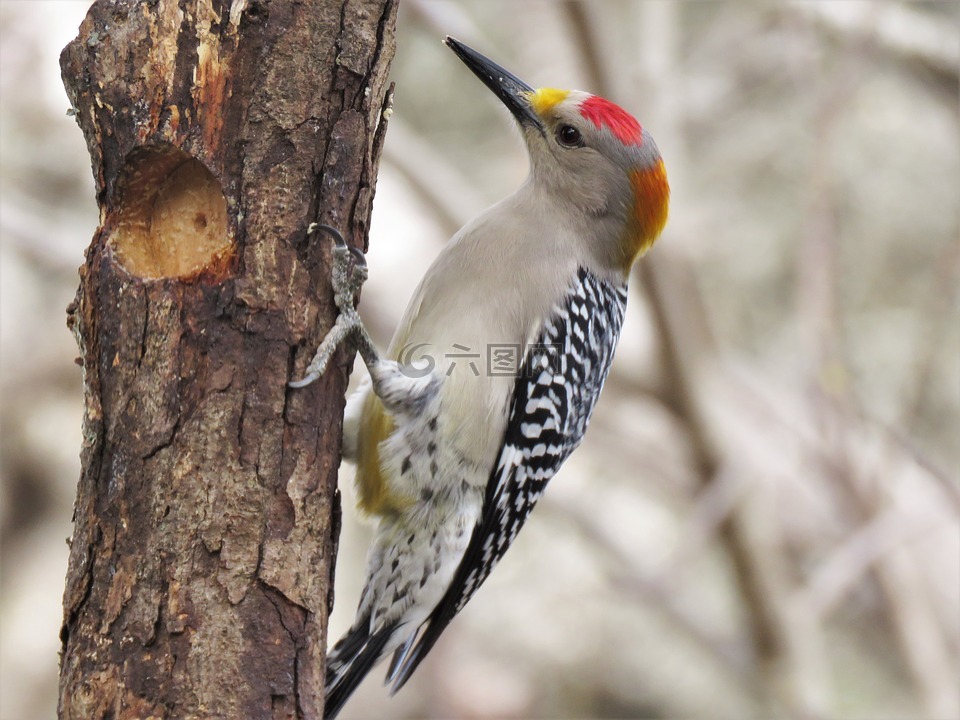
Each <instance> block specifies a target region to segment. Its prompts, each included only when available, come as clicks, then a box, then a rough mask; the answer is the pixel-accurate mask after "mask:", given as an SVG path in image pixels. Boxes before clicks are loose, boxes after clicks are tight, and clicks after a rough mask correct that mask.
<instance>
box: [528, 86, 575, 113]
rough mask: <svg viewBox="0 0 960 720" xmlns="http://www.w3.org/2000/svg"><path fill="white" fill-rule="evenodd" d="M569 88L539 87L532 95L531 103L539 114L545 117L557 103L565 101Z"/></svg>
mask: <svg viewBox="0 0 960 720" xmlns="http://www.w3.org/2000/svg"><path fill="white" fill-rule="evenodd" d="M569 94H570V91H569V90H557V88H539V89H538V90H534V91H533V93H531V95H530V105H531V107H533V109H534V111H535V112H536V113H537V115H539V116H541V117H543V116H544V115H546V114H547V113H548V112H550V111H551V110H552V109H553V108H554V107H556V105H557V103H560V102H563V100H564V99H566V97H567V95H569Z"/></svg>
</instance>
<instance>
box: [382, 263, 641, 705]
mask: <svg viewBox="0 0 960 720" xmlns="http://www.w3.org/2000/svg"><path fill="white" fill-rule="evenodd" d="M626 302H627V294H626V287H625V286H623V285H613V284H611V283H609V282H606V281H603V280H600V279H599V278H597V277H595V276H594V275H592V274H591V273H589V272H588V271H586V270H584V269H582V268H581V269H580V270H579V272H578V274H577V278H576V280H575V282H574V283H573V284H572V285H571V286H570V288H569V289H568V291H567V293H566V295H565V297H564V298H563V300H562V301H561V303H560V304H558V306H557V307H556V308H555V309H554V312H553V313H552V315H551V316H550V318H549V319H548V320H547V321H546V323H545V324H544V326H543V330H542V331H541V334H540V337H539V339H538V341H537V343H536V344H535V345H533V346H531V347H530V349H529V350H528V352H527V354H526V357H525V358H524V362H523V366H522V368H521V372H520V374H519V377H518V379H517V383H516V386H515V388H514V392H513V397H512V400H511V404H510V415H509V420H508V422H507V429H506V432H505V435H504V439H503V444H502V447H501V451H500V454H499V459H498V461H497V464H496V466H495V467H494V470H493V472H492V474H491V477H490V479H489V481H488V483H487V489H486V495H485V497H484V500H483V510H482V513H481V516H480V521H479V523H478V524H477V525H476V526H475V527H474V529H473V533H472V535H471V537H470V542H469V545H468V546H467V549H466V551H465V553H464V555H463V559H462V560H461V562H460V564H459V567H458V568H457V572H456V573H455V575H454V576H453V579H452V582H451V583H450V585H449V587H448V589H447V591H446V592H445V594H444V595H443V598H442V599H441V600H440V602H439V604H438V605H437V606H436V608H435V609H434V610H433V612H432V613H431V615H430V617H429V618H428V620H427V622H426V623H425V624H424V626H423V627H422V628H421V632H420V633H419V637H418V634H417V633H414V634H412V635H411V637H410V641H409V642H408V643H407V644H406V645H405V646H404V647H401V648H400V649H399V650H398V651H397V653H396V655H395V657H394V661H393V664H392V665H391V670H390V674H389V677H390V678H391V679H392V680H393V683H394V684H393V690H394V691H396V690H398V689H399V688H400V687H401V686H402V685H403V684H404V683H405V682H406V680H407V678H409V677H410V675H411V673H413V671H414V670H415V669H416V667H417V666H418V665H419V664H420V661H421V660H422V659H423V658H424V656H425V655H426V654H427V652H428V651H429V650H430V648H431V647H433V644H434V643H435V642H436V640H437V638H438V637H439V636H440V634H441V633H442V632H443V630H444V628H445V627H446V626H447V624H448V623H449V622H450V621H451V620H452V619H453V617H454V616H455V615H456V614H457V613H458V612H459V611H460V610H461V609H463V607H464V606H465V605H466V604H467V602H468V601H469V600H470V598H471V597H472V596H473V594H474V593H475V592H476V590H477V588H479V587H480V585H481V584H482V583H483V581H484V580H486V579H487V577H488V576H489V575H490V572H491V571H492V570H493V568H494V566H495V565H496V564H497V562H498V561H499V560H500V558H502V557H503V555H504V553H505V552H506V551H507V549H508V548H509V547H510V544H511V543H512V542H513V541H514V539H515V538H516V536H517V533H518V532H519V531H520V528H521V527H522V526H523V524H524V522H525V521H526V519H527V517H528V516H529V514H530V511H531V510H532V509H533V507H534V505H535V504H536V503H537V500H539V499H540V496H541V494H542V493H543V490H544V488H545V487H546V485H547V483H548V482H549V480H550V478H552V477H553V476H554V474H556V472H557V470H558V469H559V468H560V466H561V465H562V464H563V462H564V461H565V460H566V459H567V457H568V456H569V455H570V453H572V452H573V451H574V450H575V449H576V447H577V446H578V445H579V444H580V441H581V440H582V439H583V434H584V432H585V431H586V429H587V424H588V423H589V421H590V415H591V414H592V412H593V408H594V405H595V403H596V401H597V398H598V397H599V395H600V390H601V388H602V386H603V383H604V380H605V379H606V377H607V373H608V371H609V370H610V363H611V361H612V360H613V354H614V351H615V349H616V345H617V339H618V338H619V336H620V328H621V326H622V324H623V315H624V311H625V309H626ZM414 640H416V645H414V644H413V643H414Z"/></svg>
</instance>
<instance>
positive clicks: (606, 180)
mask: <svg viewBox="0 0 960 720" xmlns="http://www.w3.org/2000/svg"><path fill="white" fill-rule="evenodd" d="M591 97H592V96H591V95H589V94H588V93H584V92H579V91H572V92H570V93H569V94H568V95H567V96H566V97H565V98H564V99H563V100H561V101H560V102H556V103H542V102H541V103H538V102H537V100H536V96H534V101H533V103H532V106H533V109H534V112H536V114H537V117H538V118H539V120H540V127H537V126H531V125H524V126H522V127H523V130H524V132H523V134H524V137H525V139H526V142H527V147H528V149H529V151H530V157H531V163H532V174H533V178H534V181H535V182H537V183H540V184H542V185H543V186H545V187H546V188H548V189H549V191H550V192H551V193H552V194H553V195H555V196H557V197H559V198H561V199H562V200H563V201H564V202H569V203H572V204H574V205H576V206H577V207H579V208H581V209H583V210H585V211H587V212H589V213H590V214H591V215H594V216H606V215H620V214H623V215H625V214H626V213H627V212H628V211H629V209H630V208H631V207H632V203H633V201H634V198H633V189H632V187H631V184H630V173H631V172H634V171H636V170H640V169H643V168H645V167H651V166H652V165H653V164H655V163H656V162H657V160H659V158H660V154H659V152H658V151H657V147H656V145H655V144H654V142H653V139H652V138H651V137H650V135H649V133H647V132H646V131H645V130H640V129H639V126H637V130H638V131H639V133H640V134H639V138H640V142H631V143H624V142H623V141H622V140H621V139H620V138H618V137H617V136H616V135H615V134H614V132H613V131H611V129H610V128H609V127H608V126H607V125H606V124H604V123H602V122H601V124H600V126H599V127H598V126H597V124H596V123H595V122H594V121H593V120H591V119H588V118H586V117H584V116H583V114H582V113H581V103H583V102H584V101H585V100H587V99H588V98H591ZM630 120H631V121H632V118H631V119H630ZM632 122H634V123H635V122H636V121H632Z"/></svg>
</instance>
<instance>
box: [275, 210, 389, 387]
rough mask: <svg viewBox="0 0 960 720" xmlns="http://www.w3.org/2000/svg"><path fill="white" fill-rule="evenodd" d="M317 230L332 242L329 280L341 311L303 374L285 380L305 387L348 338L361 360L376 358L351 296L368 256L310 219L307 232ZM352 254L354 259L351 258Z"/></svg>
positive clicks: (362, 278) (363, 278)
mask: <svg viewBox="0 0 960 720" xmlns="http://www.w3.org/2000/svg"><path fill="white" fill-rule="evenodd" d="M317 230H323V231H324V232H325V233H327V234H328V235H330V236H331V237H332V238H333V240H334V243H335V244H334V247H333V269H332V271H331V273H330V280H331V283H332V285H333V301H334V303H335V304H336V306H337V309H338V310H339V311H340V314H339V315H338V316H337V320H336V322H335V323H334V325H333V327H332V328H330V332H328V333H327V334H326V336H325V337H324V338H323V342H321V343H320V347H319V348H317V352H316V354H315V355H314V356H313V360H312V361H311V362H310V364H309V365H308V366H307V370H306V374H305V375H304V376H303V378H301V379H300V380H294V381H291V382H290V383H288V385H289V386H290V387H292V388H302V387H306V386H307V385H309V384H310V383H312V382H314V381H315V380H316V379H317V378H319V377H320V376H321V375H323V373H324V372H326V369H327V365H329V363H330V359H331V358H332V357H333V354H334V353H335V352H336V350H337V348H338V347H339V346H340V345H341V344H342V343H343V342H344V341H346V340H347V339H353V340H354V341H355V343H356V345H357V349H358V350H360V352H361V354H362V355H363V357H364V360H367V359H368V357H369V358H376V355H377V353H376V349H375V348H374V347H373V342H372V341H371V340H370V336H369V335H367V331H366V328H364V327H363V321H362V320H361V319H360V315H359V314H358V313H357V310H356V308H354V306H353V299H354V298H355V297H356V294H357V291H358V290H359V289H360V288H361V287H363V283H364V282H365V281H366V279H367V260H366V258H365V257H364V256H363V253H362V252H361V251H360V250H359V249H358V248H355V247H350V246H349V245H347V242H346V241H345V240H344V239H343V235H341V234H340V231H339V230H337V229H336V228H332V227H330V226H329V225H318V224H316V223H312V224H311V225H310V227H309V229H308V230H307V233H308V234H310V233H313V232H316V231H317ZM351 255H352V256H353V259H354V262H351V261H350V256H351Z"/></svg>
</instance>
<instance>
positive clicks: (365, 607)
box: [291, 37, 670, 718]
mask: <svg viewBox="0 0 960 720" xmlns="http://www.w3.org/2000/svg"><path fill="white" fill-rule="evenodd" d="M445 42H446V44H447V45H448V46H449V47H450V49H451V50H453V52H454V53H455V54H456V55H457V56H458V57H459V58H460V59H461V60H462V61H463V62H464V64H466V66H467V67H468V68H469V69H470V70H471V71H472V72H473V73H474V74H475V75H476V76H477V77H479V78H480V80H482V81H483V83H484V84H485V85H486V86H487V87H488V88H489V89H490V90H492V91H493V93H494V94H495V95H496V96H497V97H498V98H499V99H500V101H502V102H503V104H504V105H506V107H507V108H508V109H509V111H510V112H511V114H512V115H513V117H514V118H515V119H516V121H517V124H518V125H519V129H520V133H521V135H522V137H523V140H524V141H525V144H526V148H527V151H528V154H529V159H530V174H529V177H528V179H527V180H526V182H525V183H524V184H523V185H522V186H521V187H520V189H518V190H517V191H516V192H515V193H513V194H512V195H510V196H509V197H507V198H506V199H504V200H502V201H501V202H499V203H497V204H496V205H494V206H493V207H491V208H489V209H488V210H486V211H485V212H483V213H482V214H481V215H480V216H479V217H477V218H476V219H474V220H473V221H471V222H469V223H467V224H466V225H465V226H464V227H463V228H462V229H461V230H460V231H459V232H458V233H456V235H454V237H453V238H452V239H451V240H450V242H449V243H448V244H447V245H446V246H445V247H444V249H443V250H442V252H441V253H440V254H439V256H438V257H437V258H436V260H435V261H434V262H433V264H432V265H431V266H430V269H429V270H428V271H427V273H426V275H425V276H424V277H423V279H422V281H421V282H420V285H419V287H418V288H417V290H416V291H415V293H414V295H413V298H412V299H411V301H410V304H409V306H408V307H407V310H406V313H405V315H404V316H403V319H402V321H401V323H400V325H399V327H398V329H397V331H396V334H395V335H394V337H393V340H392V342H391V344H390V347H389V349H388V350H387V353H386V355H385V356H382V355H381V354H380V353H379V352H378V351H377V349H376V348H375V347H374V344H373V342H372V341H371V339H370V337H369V335H368V334H367V332H366V330H365V329H364V327H363V324H362V322H361V321H360V317H359V315H358V314H357V311H356V310H355V309H354V297H355V292H356V290H357V289H359V287H360V285H361V284H362V283H363V281H364V280H365V278H366V266H365V264H364V262H363V256H362V254H359V251H357V254H352V252H351V249H350V248H348V247H347V245H346V243H345V242H344V241H343V238H342V237H341V236H340V234H339V233H338V232H337V231H336V230H334V229H333V228H330V227H327V226H321V228H322V229H323V230H324V231H326V232H328V233H329V234H331V235H333V236H334V239H335V241H336V245H335V248H334V265H333V276H332V281H333V286H334V293H335V301H336V303H337V306H338V308H339V310H340V315H339V317H338V319H337V321H336V324H335V325H334V327H333V328H332V329H331V331H330V332H329V333H328V334H327V336H326V337H325V338H324V341H323V343H322V344H321V345H320V348H319V349H318V351H317V354H316V356H315V357H314V360H313V362H312V363H311V364H310V366H309V367H308V368H307V373H306V375H305V377H304V379H303V380H300V381H297V382H294V383H291V385H293V386H295V387H302V386H303V385H306V384H309V383H310V382H312V381H313V380H315V379H316V378H318V377H319V376H320V375H322V374H323V372H324V371H325V369H326V367H327V365H328V363H329V361H330V359H331V357H332V356H333V353H334V351H335V350H336V348H337V347H338V346H339V345H340V344H342V343H344V342H350V343H353V344H354V345H355V347H356V348H357V350H358V352H359V353H360V355H361V357H362V358H363V360H364V362H365V364H366V366H367V369H368V370H369V378H367V379H365V381H364V383H363V384H362V385H361V386H360V388H359V389H358V390H357V391H356V392H355V393H354V394H353V395H352V396H351V397H350V399H349V400H348V402H347V408H346V411H345V417H344V439H343V456H344V458H346V459H347V460H350V461H352V462H354V463H356V486H357V495H358V505H359V508H360V510H361V511H362V512H363V513H364V514H366V515H367V516H369V517H370V518H371V519H372V521H373V523H374V538H373V543H372V546H371V548H370V550H369V554H368V560H367V575H366V585H365V587H364V590H363V592H362V595H361V598H360V603H359V607H358V610H357V615H356V620H355V622H354V624H353V626H352V627H351V628H350V629H349V630H348V631H347V633H346V634H345V635H344V636H343V638H341V639H340V641H339V642H337V644H336V645H335V646H334V647H333V649H332V651H331V652H330V653H329V655H328V658H327V675H326V699H325V706H326V710H325V716H326V717H327V718H333V717H334V716H335V715H336V714H337V713H338V712H339V711H340V709H341V707H342V706H343V704H344V703H345V702H346V700H347V698H349V696H350V694H351V693H352V692H353V691H354V690H355V689H356V687H357V685H358V684H359V683H360V681H361V680H362V679H363V678H364V677H365V676H366V674H367V673H368V672H369V671H370V670H371V669H372V668H373V666H374V665H376V664H377V663H378V662H380V661H381V660H383V659H385V658H386V657H388V656H390V655H392V660H391V662H390V665H389V670H388V672H387V677H386V682H387V683H388V684H391V685H392V689H391V692H396V691H397V690H398V689H399V688H400V687H402V686H403V684H404V683H405V682H406V681H407V680H408V679H409V677H410V675H411V673H413V671H414V670H415V669H416V668H417V666H418V665H419V664H420V662H421V661H422V660H423V658H424V656H425V655H426V654H427V653H428V652H429V650H430V649H431V648H432V647H433V645H434V643H435V642H436V641H437V638H438V637H439V636H440V634H441V633H442V632H443V630H444V629H445V628H446V626H447V625H448V624H449V623H450V621H451V620H452V619H453V617H454V616H455V615H456V614H457V613H458V612H459V611H460V610H462V609H463V607H464V606H465V605H466V604H467V602H468V601H469V600H470V598H471V597H472V596H473V594H474V593H475V592H476V591H477V588H478V587H480V585H481V584H482V583H483V581H484V580H485V579H486V578H487V576H488V575H489V574H490V572H491V570H493V568H494V566H495V565H496V564H497V562H498V561H499V560H500V558H501V557H503V554H504V553H505V552H506V551H507V548H509V547H510V544H511V543H512V542H513V540H514V539H515V538H516V536H517V533H518V532H519V530H520V528H521V527H522V526H523V524H524V522H525V521H526V519H527V516H528V515H529V513H530V511H531V510H532V509H533V506H534V505H535V504H536V502H537V500H538V499H539V498H540V495H541V493H542V492H543V490H544V488H545V487H546V485H547V483H548V482H549V480H550V478H552V477H553V475H554V474H555V473H556V472H557V470H558V469H559V468H560V466H561V465H562V464H563V462H564V461H565V460H566V459H567V457H569V455H570V453H572V452H573V451H574V449H576V447H577V446H578V445H579V444H580V441H581V439H582V438H583V434H584V432H585V431H586V429H587V423H588V422H589V420H590V416H591V414H592V412H593V408H594V405H595V404H596V402H597V398H598V396H599V394H600V390H601V388H602V386H603V383H604V380H605V379H606V376H607V372H608V371H609V369H610V363H611V361H612V359H613V354H614V350H615V349H616V345H617V340H618V337H619V334H620V328H621V325H622V323H623V316H624V311H625V309H626V301H627V279H628V276H629V273H630V269H631V267H632V266H633V264H634V262H635V261H636V260H637V258H638V257H640V256H641V255H642V254H643V253H644V252H646V251H647V250H648V249H649V248H650V247H651V245H653V243H654V241H655V240H656V239H657V237H658V236H659V235H660V233H661V231H662V230H663V227H664V225H665V223H666V219H667V206H668V201H669V194H670V190H669V185H668V183H667V177H666V172H665V170H664V164H663V161H662V159H661V157H660V153H659V151H658V150H657V146H656V144H655V143H654V141H653V138H651V137H650V134H649V133H648V132H647V131H646V129H644V128H643V127H641V125H640V124H639V123H638V122H637V121H636V120H635V119H634V118H633V116H632V115H630V114H629V113H627V112H626V111H625V110H623V109H622V108H620V107H619V106H617V105H615V104H614V103H612V102H610V101H608V100H605V99H603V98H601V97H598V96H596V95H591V94H589V93H586V92H582V91H577V90H558V89H555V88H540V89H534V88H532V87H530V86H529V85H527V84H526V83H524V82H523V81H521V80H520V79H518V78H517V77H515V76H514V75H513V74H511V73H510V72H508V71H507V70H505V69H504V68H502V67H500V66H499V65H497V64H496V63H494V62H493V61H491V60H489V59H488V58H486V57H484V56H483V55H481V54H480V53H478V52H476V51H475V50H472V49H471V48H469V47H467V46H466V45H464V44H463V43H461V42H459V41H457V40H454V39H453V38H449V37H448V38H447V39H446V40H445ZM351 258H352V259H351Z"/></svg>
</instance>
